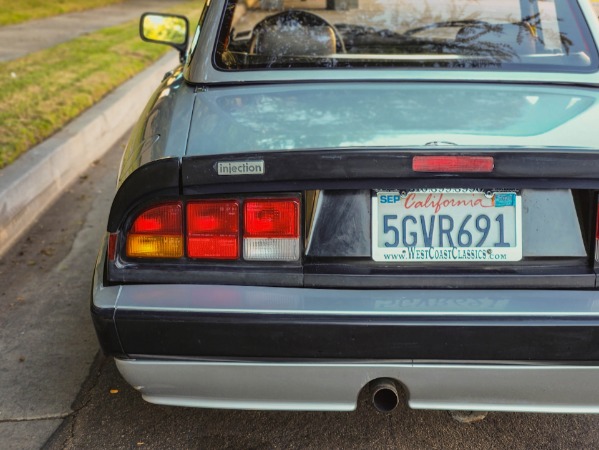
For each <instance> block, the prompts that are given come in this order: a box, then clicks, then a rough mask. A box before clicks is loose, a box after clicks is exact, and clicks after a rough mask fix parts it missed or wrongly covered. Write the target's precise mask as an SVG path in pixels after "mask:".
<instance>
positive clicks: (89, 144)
mask: <svg viewBox="0 0 599 450" xmlns="http://www.w3.org/2000/svg"><path fill="white" fill-rule="evenodd" d="M177 61H178V60H177V54H176V53H175V52H169V54H167V55H166V56H164V57H162V58H161V59H160V60H159V61H158V62H157V63H155V64H154V65H152V66H151V67H150V68H148V69H146V70H145V71H143V72H142V73H140V74H139V75H137V76H135V77H133V78H132V79H131V80H129V81H127V82H126V83H124V84H123V85H121V86H120V87H118V88H117V89H116V90H114V91H113V92H112V93H110V94H109V95H108V96H106V98H104V99H103V100H102V101H100V102H99V103H97V104H96V105H94V106H93V107H91V108H90V109H88V110H87V111H85V112H84V113H83V114H82V115H81V116H79V117H78V118H77V119H75V120H74V121H73V122H71V123H70V124H68V125H67V126H66V127H65V128H63V129H62V130H61V131H59V132H58V133H56V134H55V135H54V136H52V137H50V138H49V139H47V140H46V141H44V142H42V143H41V144H39V145H38V146H36V147H34V148H32V149H31V150H29V151H28V152H27V153H25V154H24V155H22V156H21V157H20V158H19V159H18V160H17V161H16V162H15V163H13V164H11V165H10V166H8V167H6V168H4V169H2V170H1V171H0V256H2V255H3V254H4V253H6V251H7V250H8V249H9V248H10V246H11V245H12V244H14V243H15V242H16V241H17V239H19V237H21V236H22V234H23V233H24V232H25V231H26V230H27V228H29V226H30V225H31V224H33V223H34V222H35V221H36V220H37V218H38V217H39V215H41V214H42V213H43V212H44V211H45V210H46V208H48V207H49V206H50V205H51V204H52V202H53V201H54V200H55V199H56V198H57V197H58V196H59V195H60V193H61V192H62V190H63V189H64V188H65V187H66V186H68V185H69V184H70V183H71V182H72V181H73V180H75V179H76V178H77V177H78V176H79V175H80V174H81V173H82V172H83V171H85V170H86V169H87V167H88V166H89V165H90V164H91V163H92V162H93V161H95V160H97V159H99V158H101V157H102V155H104V153H106V152H107V151H108V150H109V149H110V148H111V147H112V146H113V145H114V144H115V142H116V141H117V140H118V139H119V138H120V137H122V136H123V134H125V133H126V132H127V131H128V130H129V128H130V127H131V126H132V125H133V124H134V123H135V122H136V120H137V118H138V117H139V114H140V113H141V111H142V110H143V108H144V107H145V105H146V102H147V99H148V98H149V96H150V95H151V93H152V92H153V91H154V89H155V88H156V87H157V86H158V83H159V82H160V80H161V79H162V77H163V75H164V73H165V72H167V71H168V70H170V69H172V68H173V67H175V66H176V65H177Z"/></svg>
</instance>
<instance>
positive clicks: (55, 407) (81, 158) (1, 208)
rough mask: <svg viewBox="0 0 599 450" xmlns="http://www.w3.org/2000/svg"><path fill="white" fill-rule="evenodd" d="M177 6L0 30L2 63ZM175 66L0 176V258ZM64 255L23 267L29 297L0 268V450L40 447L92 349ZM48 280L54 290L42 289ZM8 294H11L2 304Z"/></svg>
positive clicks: (85, 286) (5, 261) (83, 272)
mask: <svg viewBox="0 0 599 450" xmlns="http://www.w3.org/2000/svg"><path fill="white" fill-rule="evenodd" d="M177 3H182V1H181V0H161V1H158V0H131V1H130V2H128V3H124V4H121V5H115V6H111V7H108V8H101V9H96V10H90V11H86V12H80V13H73V14H68V15H64V16H60V17H54V18H49V19H44V20H36V21H31V22H27V23H24V24H20V25H16V26H10V27H2V28H0V39H2V42H9V43H11V46H12V47H13V48H11V49H7V48H4V47H6V46H2V47H3V48H0V53H2V52H4V55H6V52H7V51H8V50H11V51H12V50H15V49H16V48H17V47H16V46H17V43H19V44H20V45H19V47H18V48H19V51H21V52H23V53H20V54H19V55H18V56H22V55H24V54H27V53H29V52H35V51H38V50H40V49H42V48H45V47H50V46H52V45H55V44H56V43H58V42H62V41H65V40H69V39H71V38H74V37H75V36H77V35H79V34H82V33H86V32H89V31H93V30H97V29H100V28H103V27H108V26H112V25H114V24H118V23H120V22H125V21H128V20H131V19H134V18H136V17H138V16H139V15H140V14H141V13H142V12H145V11H152V10H153V11H163V10H165V9H168V8H171V7H172V6H174V5H175V4H177ZM108 11H112V12H110V13H109V12H108ZM73 17H76V19H73ZM22 30H26V33H25V34H26V35H28V39H27V42H21V41H25V40H26V39H25V38H24V37H23V35H21V34H20V33H24V31H22ZM42 30H43V31H42ZM40 36H43V39H40ZM148 45H151V44H148ZM14 55H15V53H13V56H12V57H18V56H14ZM5 57H7V56H5ZM177 62H178V55H177V53H176V52H175V51H170V52H169V53H168V54H167V55H166V56H164V57H163V58H161V59H160V60H158V61H157V62H156V63H155V64H154V65H152V66H150V67H149V68H147V69H146V70H145V71H143V72H141V73H140V74H138V75H137V76H135V77H134V78H132V79H131V80H129V81H127V82H126V83H124V84H123V85H122V86H120V87H119V88H117V89H116V90H115V91H113V92H112V93H110V94H108V95H107V96H106V97H105V98H104V99H103V100H102V101H100V102H99V103H98V104H96V105H95V106H93V107H91V108H90V109H88V110H87V111H85V112H84V113H83V114H81V115H80V116H79V117H78V118H76V119H75V120H73V121H72V122H71V123H69V124H68V125H67V126H65V127H64V128H63V129H62V130H61V131H59V132H58V133H56V134H55V135H53V136H52V137H51V138H49V139H48V140H46V141H44V142H42V143H41V144H40V145H38V146H36V147H34V148H32V149H30V150H29V151H28V152H26V153H25V154H23V155H22V156H21V157H20V158H18V160H17V161H15V162H14V163H13V164H11V165H9V166H8V167H5V168H4V169H2V170H0V257H1V256H2V255H3V253H4V252H5V251H6V250H7V249H9V248H11V244H13V243H14V242H16V241H17V240H18V238H19V237H20V236H21V235H22V233H23V232H24V231H27V229H29V227H30V225H32V224H33V223H34V222H35V221H36V220H37V218H38V217H39V216H40V215H41V213H43V212H44V211H45V210H46V208H47V207H48V206H49V205H50V204H52V203H53V201H54V200H55V199H57V198H59V196H61V195H62V194H63V192H64V190H65V188H66V187H68V186H69V185H70V183H72V182H73V181H74V180H76V179H77V178H78V177H79V176H80V175H81V174H82V173H83V172H85V170H86V169H87V168H88V167H89V166H90V164H92V162H94V161H96V160H99V159H101V158H102V156H103V155H104V154H105V153H106V152H107V151H108V150H109V149H111V148H114V147H113V146H114V145H115V144H116V143H117V141H118V140H119V139H122V136H123V135H124V134H125V133H126V132H127V130H128V129H130V127H131V126H132V125H133V124H134V122H135V121H136V120H137V118H138V117H139V114H140V113H141V111H142V109H143V108H144V106H145V104H146V101H147V99H148V98H149V96H150V94H151V93H152V92H153V91H154V89H155V88H156V86H157V85H158V84H159V82H160V80H161V79H162V77H163V75H164V73H165V72H166V71H168V70H169V69H172V68H173V67H174V66H175V65H176V64H177ZM96 171H97V170H96ZM109 184H110V187H112V186H113V185H114V180H112V179H110V183H109ZM109 190H110V188H106V191H107V192H108V191H109ZM89 196H91V194H89V195H88V197H89ZM74 207H75V205H74V204H73V208H74ZM68 208H69V211H70V210H71V209H72V208H71V207H68ZM90 208H91V210H90V211H91V212H90V214H89V217H88V218H86V222H85V225H84V226H83V228H82V229H81V231H80V232H79V234H78V235H77V239H76V241H75V242H73V243H72V244H73V245H72V246H70V244H69V245H67V246H66V247H65V249H66V250H69V249H70V250H71V253H72V255H75V253H77V252H78V253H82V249H83V253H87V254H89V256H90V257H91V258H92V260H93V257H94V255H93V253H94V252H95V249H93V248H91V247H90V246H91V245H92V242H97V241H98V239H97V237H90V236H91V234H90V230H91V229H92V228H91V227H92V226H94V227H96V228H97V227H98V226H99V227H102V226H103V225H102V222H103V221H104V219H103V218H102V217H99V216H98V212H97V211H99V208H97V207H96V205H93V206H90ZM54 222H56V221H53V222H52V223H54ZM88 222H89V223H88ZM50 231H51V230H50V229H49V227H46V228H45V229H43V230H41V232H40V233H39V236H40V239H42V242H46V245H47V243H48V242H51V241H52V240H53V239H56V237H55V236H53V235H51V234H46V233H47V232H50ZM96 231H97V230H96ZM44 248H45V247H42V250H40V249H39V248H35V249H34V253H33V254H34V255H37V256H38V257H39V256H40V251H45V252H46V253H41V255H42V256H44V255H46V254H47V255H52V254H53V252H54V250H52V249H50V250H51V251H48V250H44ZM21 251H22V250H21ZM56 252H57V253H58V250H56ZM71 253H69V255H67V257H66V258H65V259H63V260H62V262H61V263H60V264H58V265H56V267H50V268H48V271H47V272H48V273H47V274H46V275H41V276H40V271H39V270H40V267H39V265H35V266H27V265H25V267H24V269H25V271H24V273H25V274H26V275H27V276H28V277H29V278H32V280H33V284H31V283H29V285H32V286H39V292H34V291H33V288H31V287H25V288H24V287H23V286H21V284H20V283H17V282H16V281H14V280H13V278H14V277H15V276H16V273H17V272H18V271H17V268H16V267H14V261H15V258H17V259H18V258H19V254H18V253H16V250H15V252H13V253H12V254H10V255H9V254H6V255H4V257H2V258H1V259H0V275H2V272H4V275H3V276H4V277H5V279H4V283H2V286H0V288H1V291H2V296H0V360H1V361H0V367H1V370H0V448H2V449H5V448H18V449H23V448H39V447H40V446H42V445H43V443H44V442H45V441H46V440H47V439H48V437H49V436H50V435H51V434H52V433H53V432H54V430H55V429H56V427H58V426H59V425H60V424H61V423H62V420H63V418H64V417H66V416H68V415H69V414H71V413H72V403H73V401H74V400H75V396H76V395H77V393H78V392H79V390H80V388H81V385H82V383H83V381H84V380H85V379H86V377H87V375H88V372H89V367H90V364H91V361H92V359H93V357H94V354H95V351H96V349H97V342H96V340H95V337H94V336H93V327H92V326H91V323H89V312H88V303H87V302H88V300H87V295H88V291H89V282H90V280H89V273H90V271H91V267H92V265H93V261H91V262H90V261H86V262H85V263H82V262H80V261H78V260H75V259H73V258H74V256H72V255H71ZM33 259H34V258H32V260H33ZM26 263H27V262H26ZM33 269H35V270H33ZM21 272H23V270H21ZM51 275H53V276H57V277H58V280H59V281H48V280H51V279H50V278H49V277H50V276H51ZM6 277H8V281H7V280H6ZM10 280H13V282H11V281H10ZM63 283H64V284H63ZM74 287H80V288H81V287H82V293H81V294H80V295H75V296H73V295H71V297H70V298H71V300H68V299H69V297H67V293H68V292H69V289H71V290H72V289H73V288H74ZM15 291H18V293H17V294H15V295H11V294H14V292H15ZM80 328H81V329H80ZM81 330H84V331H81ZM19 355H22V356H19ZM15 361H16V362H15Z"/></svg>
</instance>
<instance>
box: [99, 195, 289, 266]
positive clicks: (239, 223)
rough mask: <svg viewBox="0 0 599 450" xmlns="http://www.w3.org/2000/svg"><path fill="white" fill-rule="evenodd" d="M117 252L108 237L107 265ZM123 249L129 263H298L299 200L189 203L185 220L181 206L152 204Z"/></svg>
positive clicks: (114, 238)
mask: <svg viewBox="0 0 599 450" xmlns="http://www.w3.org/2000/svg"><path fill="white" fill-rule="evenodd" d="M183 230H185V231H183ZM242 240H243V244H242ZM117 247H118V245H117V234H111V235H110V236H109V250H108V254H109V259H110V260H114V259H115V256H116V255H115V254H116V249H117ZM125 247H126V255H127V256H128V257H131V258H182V257H184V256H187V257H188V258H192V259H206V260H239V259H241V258H242V256H243V259H246V260H251V261H297V260H299V256H300V201H299V199H298V198H251V199H210V200H192V201H189V202H187V204H186V206H185V215H184V214H183V203H182V202H169V203H164V204H161V205H156V206H154V207H152V208H149V209H147V210H145V211H143V212H142V213H141V214H140V215H139V216H137V218H135V220H134V221H133V224H132V226H131V229H130V230H129V233H128V234H127V239H126V245H125ZM242 248H243V251H242ZM242 254H243V255H242Z"/></svg>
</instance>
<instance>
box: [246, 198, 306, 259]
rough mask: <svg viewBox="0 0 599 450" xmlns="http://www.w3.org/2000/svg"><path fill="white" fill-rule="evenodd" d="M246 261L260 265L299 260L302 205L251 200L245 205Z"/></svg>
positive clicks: (292, 200)
mask: <svg viewBox="0 0 599 450" xmlns="http://www.w3.org/2000/svg"><path fill="white" fill-rule="evenodd" d="M243 224H244V227H243V257H244V259H247V260H255V261H256V260H259V261H296V260H298V259H299V201H298V200H297V199H295V198H281V199H280V198H277V199H273V198H270V199H248V200H246V201H245V202H244V204H243Z"/></svg>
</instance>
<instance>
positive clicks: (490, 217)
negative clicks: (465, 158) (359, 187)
mask: <svg viewBox="0 0 599 450" xmlns="http://www.w3.org/2000/svg"><path fill="white" fill-rule="evenodd" d="M521 200H522V198H521V195H520V193H519V192H517V191H511V192H505V191H483V190H478V189H428V190H412V191H378V192H376V193H375V194H374V195H373V196H372V258H373V259H374V260H375V261H385V262H402V261H403V262H459V261H462V262H468V261H484V262H509V261H519V260H521V259H522V201H521Z"/></svg>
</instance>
